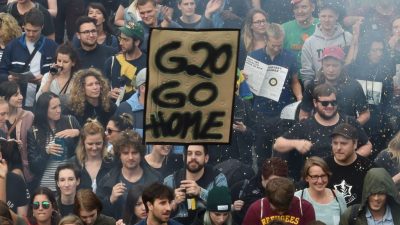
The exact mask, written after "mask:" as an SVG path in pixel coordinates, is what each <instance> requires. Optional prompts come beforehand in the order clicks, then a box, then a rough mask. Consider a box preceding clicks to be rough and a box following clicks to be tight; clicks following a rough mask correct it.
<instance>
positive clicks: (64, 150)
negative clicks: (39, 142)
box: [53, 137, 67, 161]
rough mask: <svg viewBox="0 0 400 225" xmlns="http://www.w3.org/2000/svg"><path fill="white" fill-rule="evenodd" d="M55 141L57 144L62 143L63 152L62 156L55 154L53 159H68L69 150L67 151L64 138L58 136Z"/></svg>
mask: <svg viewBox="0 0 400 225" xmlns="http://www.w3.org/2000/svg"><path fill="white" fill-rule="evenodd" d="M54 143H55V144H57V145H61V148H62V153H61V154H60V156H56V155H53V159H54V160H59V161H62V160H65V159H67V151H66V150H67V148H66V147H65V140H64V138H60V137H56V138H55V139H54Z"/></svg>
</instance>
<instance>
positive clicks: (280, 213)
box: [242, 177, 315, 225]
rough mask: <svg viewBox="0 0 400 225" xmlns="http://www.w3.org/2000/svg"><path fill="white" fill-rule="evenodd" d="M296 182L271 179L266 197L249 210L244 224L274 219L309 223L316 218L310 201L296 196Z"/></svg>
mask: <svg viewBox="0 0 400 225" xmlns="http://www.w3.org/2000/svg"><path fill="white" fill-rule="evenodd" d="M294 191H295V188H294V183H293V181H291V180H290V179H288V178H284V177H277V178H273V179H271V180H270V181H269V182H268V183H267V185H266V187H265V197H264V198H262V199H260V200H257V201H255V202H254V203H253V204H252V205H251V206H250V208H249V209H248V210H247V213H246V216H245V218H244V220H243V223H242V224H243V225H263V224H268V223H270V222H271V221H273V220H281V221H283V222H285V223H286V224H293V225H295V224H296V225H307V224H308V223H310V222H311V221H314V220H315V212H314V208H313V206H312V205H311V203H309V202H308V201H306V200H304V199H299V198H297V197H295V196H294Z"/></svg>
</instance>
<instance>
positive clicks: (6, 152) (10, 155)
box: [0, 98, 22, 175]
mask: <svg viewBox="0 0 400 225" xmlns="http://www.w3.org/2000/svg"><path fill="white" fill-rule="evenodd" d="M8 113H9V107H8V102H7V101H6V100H4V99H3V98H0V127H5V125H6V121H7V118H8ZM0 136H1V137H2V138H5V139H6V138H7V134H6V133H5V132H4V131H3V130H1V129H0ZM0 151H1V157H2V158H3V159H5V160H6V162H7V166H8V171H12V172H14V173H16V174H19V175H22V159H21V154H20V153H19V149H18V145H17V144H14V143H13V142H10V143H9V144H6V143H5V142H4V144H3V143H2V144H1V149H0Z"/></svg>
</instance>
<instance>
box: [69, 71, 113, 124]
mask: <svg viewBox="0 0 400 225" xmlns="http://www.w3.org/2000/svg"><path fill="white" fill-rule="evenodd" d="M74 76H75V78H74V82H73V85H72V88H71V92H70V98H69V102H68V103H67V108H66V109H65V113H64V114H71V115H74V116H75V117H76V118H77V119H78V121H79V123H80V124H81V125H82V126H83V124H84V123H85V122H86V121H87V119H88V118H92V119H97V120H98V121H99V122H100V123H101V125H103V127H105V126H106V125H107V122H108V120H109V119H110V117H111V116H112V115H113V114H114V112H115V110H116V105H115V104H114V103H113V102H112V101H111V100H110V99H109V97H108V95H109V92H110V86H109V84H108V82H107V80H106V79H105V77H104V75H103V74H102V73H101V72H100V71H99V70H97V69H94V68H89V69H84V70H80V71H78V72H77V73H76V74H75V75H74Z"/></svg>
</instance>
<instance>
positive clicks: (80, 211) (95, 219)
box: [74, 189, 115, 225]
mask: <svg viewBox="0 0 400 225" xmlns="http://www.w3.org/2000/svg"><path fill="white" fill-rule="evenodd" d="M102 209H103V206H102V204H101V201H100V199H99V198H98V197H97V196H96V194H95V193H94V192H93V191H92V190H90V189H82V190H79V191H78V193H77V194H76V196H75V206H74V214H75V215H77V216H79V218H81V220H82V221H83V223H84V224H87V225H89V224H90V225H111V224H113V225H114V224H115V220H114V219H113V218H112V217H109V216H105V215H103V214H101V210H102Z"/></svg>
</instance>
